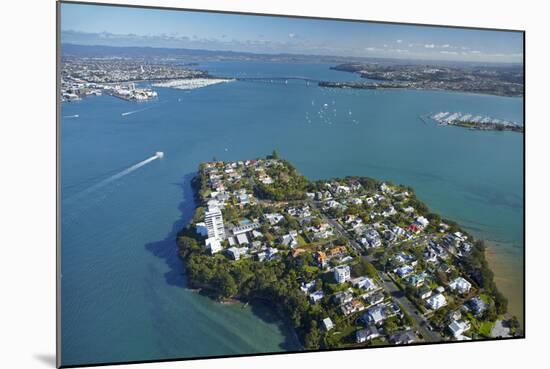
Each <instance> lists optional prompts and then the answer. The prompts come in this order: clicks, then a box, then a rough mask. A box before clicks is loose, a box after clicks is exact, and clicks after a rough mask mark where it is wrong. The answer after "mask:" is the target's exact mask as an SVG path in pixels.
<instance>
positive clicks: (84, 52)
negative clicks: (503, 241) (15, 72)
mask: <svg viewBox="0 0 550 369" xmlns="http://www.w3.org/2000/svg"><path fill="white" fill-rule="evenodd" d="M61 52H62V56H76V57H130V58H131V57H133V58H145V59H148V58H151V59H159V58H163V59H164V58H175V59H185V60H188V61H213V60H235V61H239V60H240V61H243V60H250V61H272V62H277V61H279V62H297V63H337V64H340V63H350V62H363V63H378V64H390V65H391V64H394V65H395V64H409V65H419V64H425V65H441V66H459V67H460V66H462V67H464V66H470V67H472V66H481V65H483V66H495V67H496V66H499V67H505V68H513V69H515V68H521V69H522V68H523V66H522V65H521V64H495V63H479V62H476V63H474V62H452V61H436V60H414V59H389V58H365V57H350V56H327V55H306V54H256V53H248V52H238V51H227V50H202V49H182V48H168V47H146V46H105V45H80V44H72V43H62V44H61Z"/></svg>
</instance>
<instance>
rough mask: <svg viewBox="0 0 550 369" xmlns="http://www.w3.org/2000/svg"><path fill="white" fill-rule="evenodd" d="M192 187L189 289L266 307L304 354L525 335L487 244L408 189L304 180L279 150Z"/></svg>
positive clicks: (211, 170) (207, 169) (219, 168)
mask: <svg viewBox="0 0 550 369" xmlns="http://www.w3.org/2000/svg"><path fill="white" fill-rule="evenodd" d="M193 188H194V191H195V195H196V202H197V208H196V211H195V214H194V216H193V219H192V220H191V221H190V222H189V224H188V225H187V226H186V227H185V228H184V229H182V230H181V232H180V233H179V235H178V239H177V242H178V246H179V252H180V255H181V257H182V259H183V260H184V262H185V264H186V273H187V277H188V282H189V285H190V286H191V287H192V288H196V289H200V291H201V292H202V293H204V294H207V295H209V296H211V297H212V298H215V299H217V300H219V301H231V300H234V299H237V300H240V301H243V302H247V303H248V302H250V303H252V304H254V303H255V302H259V301H262V302H263V303H266V304H268V305H270V306H271V307H272V308H273V309H275V310H276V311H277V312H278V313H279V314H280V316H281V317H283V319H284V320H285V321H287V322H288V324H290V325H291V326H292V327H293V328H294V331H295V332H296V334H297V337H298V339H299V340H300V342H301V344H302V345H303V347H304V348H305V349H307V350H311V349H327V348H342V347H361V346H376V345H401V344H411V343H417V342H440V341H457V340H476V339H486V338H494V337H517V336H522V335H523V332H522V331H521V328H520V326H519V323H518V320H517V319H516V318H515V317H512V316H510V315H509V314H507V312H506V310H507V300H506V298H505V297H504V296H503V295H502V294H501V293H500V292H499V291H498V290H497V288H496V285H495V283H494V281H493V273H492V272H491V270H490V269H489V267H488V264H487V261H486V260H485V254H484V251H485V246H484V244H483V242H482V241H479V240H475V239H474V238H473V237H472V236H471V235H470V234H468V233H467V232H466V231H464V230H462V229H461V228H460V227H459V226H458V224H456V223H455V222H453V221H451V220H448V219H443V218H442V217H441V216H439V215H438V214H434V213H432V212H430V210H429V209H428V207H427V206H426V205H425V204H424V203H422V202H421V201H420V200H419V199H418V198H417V197H416V196H415V193H414V190H413V189H412V188H410V187H406V186H400V185H395V184H392V183H390V182H381V181H378V180H375V179H371V178H367V177H346V178H335V179H330V180H322V181H309V180H308V179H307V178H305V177H304V176H302V175H301V174H300V173H299V172H298V171H297V169H296V168H294V167H293V166H292V164H291V163H289V162H288V161H286V160H283V159H281V158H279V156H278V155H277V153H276V152H274V153H273V154H272V155H269V156H267V157H266V158H261V159H254V160H242V161H234V162H222V161H215V162H208V163H203V164H201V165H200V167H199V171H198V173H197V175H196V176H195V178H194V179H193ZM495 327H497V328H495Z"/></svg>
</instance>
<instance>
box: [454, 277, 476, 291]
mask: <svg viewBox="0 0 550 369" xmlns="http://www.w3.org/2000/svg"><path fill="white" fill-rule="evenodd" d="M449 288H450V289H451V291H455V290H456V291H457V292H458V293H461V294H467V293H468V292H470V288H472V284H471V283H470V282H468V281H467V280H465V279H464V278H462V277H458V278H456V279H455V280H454V281H452V282H451V283H450V284H449Z"/></svg>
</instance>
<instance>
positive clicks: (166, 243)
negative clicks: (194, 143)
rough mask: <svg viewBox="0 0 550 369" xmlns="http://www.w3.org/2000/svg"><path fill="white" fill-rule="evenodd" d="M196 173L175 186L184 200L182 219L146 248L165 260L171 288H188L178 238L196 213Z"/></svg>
mask: <svg viewBox="0 0 550 369" xmlns="http://www.w3.org/2000/svg"><path fill="white" fill-rule="evenodd" d="M195 174H196V173H189V174H186V175H184V176H183V180H182V182H181V183H175V184H174V185H176V186H178V187H180V189H181V192H182V198H183V200H182V201H181V202H180V203H179V204H178V210H179V212H180V217H179V219H178V220H176V221H175V222H174V224H173V225H172V228H171V230H170V232H168V234H167V235H166V237H164V239H162V240H160V241H155V242H150V243H148V244H146V245H145V248H146V249H147V250H148V251H149V252H151V253H152V254H153V255H155V256H156V257H158V258H160V259H163V260H164V261H165V263H166V265H168V267H169V268H170V269H169V270H168V272H166V273H165V274H164V279H165V280H166V283H168V284H169V285H171V286H178V287H187V280H186V277H185V266H184V264H183V262H182V260H181V258H180V256H179V254H178V248H177V245H176V238H177V235H178V233H179V232H180V231H181V229H182V228H183V227H184V226H185V225H186V224H187V223H188V222H189V221H190V220H191V218H192V217H193V213H194V211H195V198H194V196H193V188H192V186H191V181H192V180H193V178H194V176H195Z"/></svg>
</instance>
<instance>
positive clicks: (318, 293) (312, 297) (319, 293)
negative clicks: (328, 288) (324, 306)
mask: <svg viewBox="0 0 550 369" xmlns="http://www.w3.org/2000/svg"><path fill="white" fill-rule="evenodd" d="M323 297H325V293H324V292H323V291H321V290H320V291H315V292H313V293H312V294H310V295H309V299H310V300H311V303H312V304H316V303H318V302H319V300H321V299H322V298H323Z"/></svg>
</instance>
